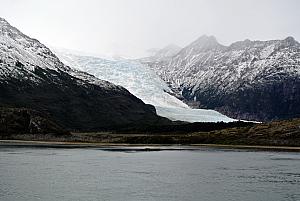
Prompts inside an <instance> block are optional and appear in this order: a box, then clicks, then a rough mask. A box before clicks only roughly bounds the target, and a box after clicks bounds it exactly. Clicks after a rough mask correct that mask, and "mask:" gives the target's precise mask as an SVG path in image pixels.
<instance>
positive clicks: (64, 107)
mask: <svg viewBox="0 0 300 201" xmlns="http://www.w3.org/2000/svg"><path fill="white" fill-rule="evenodd" d="M0 67H1V68H0V105H3V106H12V107H26V108H33V109H35V110H38V111H40V112H43V113H46V114H48V115H49V116H50V117H51V119H54V120H55V121H57V122H58V123H59V124H60V125H62V126H63V127H65V128H68V129H72V130H105V129H118V128H120V127H128V126H143V125H152V124H160V123H169V121H168V120H167V119H165V118H161V117H159V116H157V115H156V112H155V108H154V107H153V106H150V105H146V104H144V103H143V102H142V101H141V100H140V99H138V98H136V97H135V96H133V95H132V94H130V93H129V92H128V91H127V90H126V89H124V88H123V87H121V86H116V85H114V84H111V83H109V82H107V81H102V80H99V79H97V78H95V77H94V76H92V75H89V74H87V73H84V72H81V71H77V70H73V69H72V68H70V67H68V66H65V65H64V64H63V63H62V62H61V61H60V60H59V59H58V58H57V57H56V56H55V55H54V54H53V53H52V52H51V51H50V50H49V49H48V48H47V47H46V46H44V45H43V44H41V43H40V42H39V41H37V40H35V39H32V38H30V37H28V36H26V35H24V34H23V33H21V32H20V31H19V30H18V29H16V28H14V27H12V26H11V25H10V24H9V23H8V22H6V21H5V20H4V19H2V18H0Z"/></svg>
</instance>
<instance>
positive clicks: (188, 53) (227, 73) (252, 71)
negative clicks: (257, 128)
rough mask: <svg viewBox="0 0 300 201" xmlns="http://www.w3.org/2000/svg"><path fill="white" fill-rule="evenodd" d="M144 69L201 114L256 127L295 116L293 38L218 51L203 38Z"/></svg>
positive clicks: (299, 55)
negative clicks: (203, 110)
mask: <svg viewBox="0 0 300 201" xmlns="http://www.w3.org/2000/svg"><path fill="white" fill-rule="evenodd" d="M142 61H143V59H142ZM144 63H146V64H147V65H148V66H149V67H150V68H152V69H153V70H155V71H156V72H157V74H158V75H159V76H160V77H161V78H162V79H163V80H164V81H166V82H167V83H169V84H170V86H171V88H173V89H174V90H175V91H176V90H177V91H179V93H180V94H181V95H182V96H183V97H184V98H185V100H186V101H187V102H190V103H193V104H196V105H197V106H198V107H200V108H210V109H216V110H218V111H220V112H222V113H223V114H226V115H228V116H230V117H232V118H237V119H248V120H257V121H268V120H274V119H286V118H292V117H299V116H300V45H299V43H298V42H297V41H295V39H293V38H292V37H288V38H286V39H284V40H271V41H250V40H245V41H240V42H236V43H233V44H231V45H230V46H223V45H221V44H219V43H218V42H217V40H216V39H215V38H214V37H213V36H210V37H209V36H202V37H200V38H198V39H197V40H196V41H194V42H193V43H191V44H190V45H188V46H187V47H185V48H183V49H182V50H181V51H180V52H179V53H178V54H176V55H175V56H173V57H172V58H170V59H167V60H152V61H148V62H144Z"/></svg>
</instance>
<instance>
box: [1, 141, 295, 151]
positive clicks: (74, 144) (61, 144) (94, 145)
mask: <svg viewBox="0 0 300 201" xmlns="http://www.w3.org/2000/svg"><path fill="white" fill-rule="evenodd" d="M1 146H12V147H45V148H103V149H107V148H112V149H115V150H118V148H122V147H123V148H124V149H126V148H128V149H129V150H130V149H132V148H133V149H137V150H147V151H151V150H153V151H155V150H198V149H200V148H220V149H244V150H245V149H249V150H261V151H291V152H300V147H291V146H264V145H225V144H126V143H96V142H95V143H94V142H58V141H26V140H0V147H1ZM125 147H126V148H125Z"/></svg>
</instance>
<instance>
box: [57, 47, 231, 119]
mask: <svg viewBox="0 0 300 201" xmlns="http://www.w3.org/2000/svg"><path fill="white" fill-rule="evenodd" d="M53 51H54V52H55V54H56V55H58V57H59V58H60V59H61V61H63V62H64V63H65V64H66V65H69V66H74V67H76V68H77V69H79V70H83V71H86V72H88V73H90V74H92V75H95V76H96V77H98V78H100V79H103V80H107V81H109V82H112V83H114V84H118V85H121V86H123V87H125V88H126V89H128V90H129V91H130V92H131V93H132V94H134V95H135V96H137V97H138V98H140V99H142V100H143V101H144V102H145V103H148V104H151V105H154V106H155V108H156V110H157V113H158V115H160V116H164V117H167V118H169V119H171V120H181V121H188V122H197V121H201V122H218V121H225V122H228V121H233V119H230V118H228V117H226V116H224V115H222V114H220V113H218V112H216V111H213V110H202V109H198V110H193V109H191V108H189V106H188V105H186V104H185V103H183V102H182V101H180V100H179V99H178V98H176V97H174V96H173V95H174V93H173V92H172V91H171V90H170V88H169V87H168V86H167V84H166V83H164V82H163V81H162V80H161V79H160V78H159V77H158V76H157V75H156V74H155V72H153V70H151V69H149V68H148V67H146V66H144V65H142V64H141V63H139V62H135V61H128V60H114V61H112V60H106V59H101V58H97V57H92V56H84V55H78V53H74V52H73V51H66V50H65V49H63V50H60V49H57V48H53Z"/></svg>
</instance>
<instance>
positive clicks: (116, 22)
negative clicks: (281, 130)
mask: <svg viewBox="0 0 300 201" xmlns="http://www.w3.org/2000/svg"><path fill="white" fill-rule="evenodd" d="M0 16H1V17H3V18H5V19H6V20H8V21H9V22H10V23H11V24H12V25H13V26H15V27H17V28H19V29H20V30H21V31H22V32H23V33H25V34H27V35H29V36H31V37H34V38H37V39H38V40H40V41H41V42H43V43H45V44H48V45H53V46H59V47H65V48H68V49H75V50H79V51H84V52H91V53H96V54H104V55H114V54H117V55H124V56H129V57H139V56H142V55H144V54H145V51H146V50H147V49H150V48H161V47H163V46H166V45H168V44H170V43H174V44H177V45H179V46H185V45H187V44H189V43H190V42H192V41H193V40H195V39H197V38H198V37H199V36H201V35H203V34H207V35H214V36H216V38H217V39H218V41H219V42H220V43H222V44H224V45H228V44H230V43H232V42H234V41H237V40H244V39H246V38H249V39H255V40H268V39H283V38H285V37H287V36H293V37H294V38H295V39H296V40H298V41H299V40H300V0H0Z"/></svg>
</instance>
